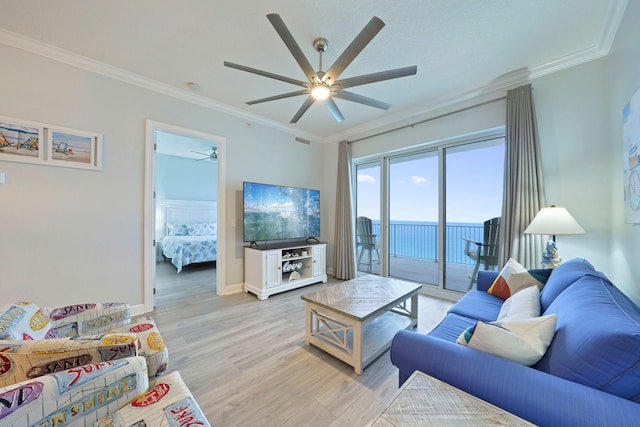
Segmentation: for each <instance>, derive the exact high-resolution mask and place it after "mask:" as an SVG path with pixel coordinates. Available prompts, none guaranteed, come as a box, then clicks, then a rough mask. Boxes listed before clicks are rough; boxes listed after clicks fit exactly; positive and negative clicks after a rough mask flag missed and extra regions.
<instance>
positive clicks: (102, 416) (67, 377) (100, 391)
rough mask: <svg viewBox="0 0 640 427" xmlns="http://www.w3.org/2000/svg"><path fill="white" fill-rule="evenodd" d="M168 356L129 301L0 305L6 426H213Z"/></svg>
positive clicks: (0, 386)
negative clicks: (171, 369)
mask: <svg viewBox="0 0 640 427" xmlns="http://www.w3.org/2000/svg"><path fill="white" fill-rule="evenodd" d="M167 361H168V353H167V349H166V347H165V345H164V342H163V340H162V337H161V336H160V334H159V332H158V330H157V328H156V325H155V323H154V322H153V320H152V319H150V318H141V319H136V320H132V319H131V317H130V310H129V305H128V304H122V303H110V304H77V305H70V306H66V307H54V308H48V307H45V308H40V307H38V306H37V305H36V304H33V303H29V302H27V303H15V304H11V305H7V306H4V307H0V425H2V426H4V425H10V426H12V427H21V426H25V427H27V426H34V425H38V426H54V425H55V426H94V425H100V426H102V425H105V426H106V425H110V426H111V425H122V426H124V425H147V426H152V425H187V424H185V423H186V422H187V421H188V424H189V425H198V426H203V427H208V426H210V424H209V422H208V421H207V419H206V418H205V416H204V414H203V413H202V410H201V409H200V407H199V406H198V403H197V402H196V401H195V399H194V397H193V395H192V394H191V392H190V391H189V389H188V388H187V387H186V385H185V384H184V382H183V381H182V378H181V377H180V373H179V372H177V371H175V372H172V373H170V374H168V375H166V376H159V375H161V374H164V373H165V372H166V369H167ZM156 377H157V378H156ZM152 378H153V380H152V381H151V379H152ZM185 420H186V421H185Z"/></svg>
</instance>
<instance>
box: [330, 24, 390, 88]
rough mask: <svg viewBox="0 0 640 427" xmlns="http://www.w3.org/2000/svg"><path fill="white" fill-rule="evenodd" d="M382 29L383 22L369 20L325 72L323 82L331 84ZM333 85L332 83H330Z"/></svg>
mask: <svg viewBox="0 0 640 427" xmlns="http://www.w3.org/2000/svg"><path fill="white" fill-rule="evenodd" d="M382 27H384V22H382V20H381V19H380V18H378V17H377V16H374V17H373V18H371V21H369V23H368V24H367V25H366V26H365V27H364V28H363V30H362V31H360V34H358V35H357V36H356V38H355V39H353V41H352V42H351V44H350V45H349V46H347V48H346V49H345V50H344V52H342V54H341V55H340V56H339V57H338V59H336V62H334V63H333V65H332V66H331V67H330V68H329V69H328V70H327V72H326V73H325V75H324V76H323V78H322V81H323V82H327V81H328V80H331V82H335V81H336V80H337V79H338V77H340V74H342V72H343V71H344V70H345V69H346V68H347V67H348V66H349V64H351V62H352V61H353V60H354V59H355V57H356V56H358V54H359V53H360V52H362V49H364V48H365V46H367V45H368V44H369V42H370V41H371V40H373V38H374V37H375V36H376V34H378V32H380V30H381V29H382ZM330 84H333V83H330Z"/></svg>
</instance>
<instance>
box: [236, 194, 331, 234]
mask: <svg viewBox="0 0 640 427" xmlns="http://www.w3.org/2000/svg"><path fill="white" fill-rule="evenodd" d="M243 213H244V214H243V240H244V241H245V242H267V241H274V240H295V239H298V240H301V239H308V238H314V239H315V238H316V237H319V236H320V191H319V190H311V189H307V188H297V187H286V186H281V185H271V184H259V183H256V182H244V184H243Z"/></svg>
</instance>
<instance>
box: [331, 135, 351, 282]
mask: <svg viewBox="0 0 640 427" xmlns="http://www.w3.org/2000/svg"><path fill="white" fill-rule="evenodd" d="M351 194H352V192H351V146H350V145H349V143H348V142H347V141H341V142H340V144H339V148H338V184H337V188H336V216H335V218H336V230H335V236H334V242H335V245H334V251H333V275H334V277H335V278H336V279H340V280H351V279H355V277H356V257H355V240H354V233H353V209H352V207H351V200H352V198H351Z"/></svg>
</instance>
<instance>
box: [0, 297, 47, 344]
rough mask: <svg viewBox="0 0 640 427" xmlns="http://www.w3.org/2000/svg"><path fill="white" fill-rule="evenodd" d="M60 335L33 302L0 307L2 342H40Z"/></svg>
mask: <svg viewBox="0 0 640 427" xmlns="http://www.w3.org/2000/svg"><path fill="white" fill-rule="evenodd" d="M57 336H58V335H57V333H56V331H55V329H53V328H52V325H51V324H50V323H49V318H48V316H47V315H46V313H44V312H43V311H42V310H41V309H40V307H38V306H37V305H36V304H34V303H32V302H17V303H14V304H9V305H5V306H3V307H0V340H40V339H47V338H56V337H57Z"/></svg>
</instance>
